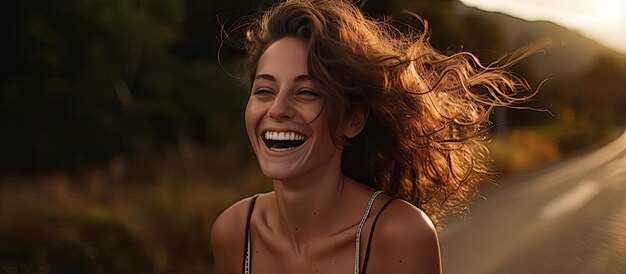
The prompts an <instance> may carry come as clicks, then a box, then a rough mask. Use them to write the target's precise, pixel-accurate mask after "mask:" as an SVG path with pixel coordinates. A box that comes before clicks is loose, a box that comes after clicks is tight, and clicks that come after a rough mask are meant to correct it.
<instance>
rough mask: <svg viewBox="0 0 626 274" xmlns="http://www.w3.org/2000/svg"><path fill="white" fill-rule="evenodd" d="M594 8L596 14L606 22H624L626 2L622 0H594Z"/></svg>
mask: <svg viewBox="0 0 626 274" xmlns="http://www.w3.org/2000/svg"><path fill="white" fill-rule="evenodd" d="M595 8H596V16H597V17H598V18H599V19H601V20H603V21H605V22H606V23H620V22H621V23H622V24H624V23H625V22H624V19H623V17H624V16H625V15H626V2H624V1H623V0H604V1H595ZM625 35H626V34H625Z"/></svg>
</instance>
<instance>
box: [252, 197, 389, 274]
mask: <svg viewBox="0 0 626 274" xmlns="http://www.w3.org/2000/svg"><path fill="white" fill-rule="evenodd" d="M257 197H258V194H257V195H255V196H254V197H252V202H251V203H250V208H249V209H248V218H247V219H246V235H245V239H246V240H245V242H244V248H243V265H242V268H241V273H244V274H249V273H252V270H251V269H252V265H248V266H247V267H248V272H247V273H246V263H247V262H250V264H251V262H252V252H250V250H251V241H250V219H252V211H253V210H254V204H255V203H256V199H257ZM395 199H396V198H391V199H389V201H387V202H386V203H385V204H384V205H383V207H381V208H380V210H379V211H378V213H377V214H376V217H375V218H374V222H373V223H372V229H371V230H370V236H369V239H368V240H367V247H366V249H365V258H363V267H362V268H361V272H360V273H361V274H365V271H366V270H367V262H368V259H369V256H370V245H371V244H372V236H373V235H374V228H375V227H376V222H378V217H380V214H381V213H382V212H383V210H385V208H386V207H387V206H388V205H389V204H390V203H391V202H392V201H393V200H395ZM248 257H249V259H248V260H246V258H248Z"/></svg>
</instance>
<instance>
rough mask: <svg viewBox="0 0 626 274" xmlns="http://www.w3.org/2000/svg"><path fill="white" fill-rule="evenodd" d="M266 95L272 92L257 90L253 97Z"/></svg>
mask: <svg viewBox="0 0 626 274" xmlns="http://www.w3.org/2000/svg"><path fill="white" fill-rule="evenodd" d="M268 94H272V91H270V90H268V89H259V90H256V91H255V92H254V95H268Z"/></svg>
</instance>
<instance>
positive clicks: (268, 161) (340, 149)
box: [211, 0, 536, 273]
mask: <svg viewBox="0 0 626 274" xmlns="http://www.w3.org/2000/svg"><path fill="white" fill-rule="evenodd" d="M247 34H248V35H247V41H246V43H247V44H246V49H247V52H248V63H247V66H246V71H247V75H246V79H247V81H248V83H247V84H248V87H249V89H250V96H249V99H248V103H247V107H246V114H245V120H246V129H247V133H248V137H249V139H250V143H251V145H252V147H253V149H254V152H255V154H256V156H257V159H258V162H259V165H260V167H261V169H262V171H263V173H264V174H265V176H267V177H268V178H270V179H272V181H273V186H274V191H272V192H268V193H262V194H257V195H254V196H253V197H249V198H245V199H243V200H241V201H239V202H237V203H235V204H234V205H232V206H231V207H229V208H228V209H227V210H225V211H224V212H223V213H222V214H221V215H220V216H219V217H218V219H217V220H216V221H215V223H214V224H213V228H212V230H211V239H212V245H213V252H214V256H215V262H216V267H217V272H218V273H242V272H243V273H252V272H254V273H317V272H319V273H350V272H353V273H366V271H368V270H369V273H440V272H441V265H440V254H439V244H438V239H437V231H436V229H435V225H436V224H437V220H438V218H440V217H443V216H446V214H451V213H456V212H458V211H459V210H461V209H463V208H464V206H465V204H466V202H467V200H468V199H469V198H471V197H472V195H474V193H475V192H476V188H477V185H478V183H479V182H481V181H482V180H483V179H484V174H486V173H487V172H488V170H487V169H486V167H485V164H484V162H485V160H486V158H485V157H486V151H485V150H484V147H483V146H482V145H481V144H480V143H479V141H480V138H481V136H482V135H483V133H484V128H485V126H486V124H487V123H488V116H489V113H490V112H491V110H492V109H493V107H495V106H507V105H510V104H513V103H516V102H523V101H525V100H527V99H528V98H529V96H532V92H531V93H530V94H526V95H523V94H522V92H523V91H530V90H529V87H528V85H527V84H526V82H525V81H524V80H523V79H521V78H518V76H516V75H514V74H511V73H509V72H508V71H507V70H506V69H507V68H508V67H509V66H511V65H512V64H514V63H515V62H517V61H519V60H520V59H522V58H524V57H525V56H527V55H529V54H532V53H533V52H534V51H535V50H536V49H527V50H526V51H523V52H521V53H519V54H515V53H514V54H512V55H510V59H501V60H500V63H494V64H493V65H491V66H489V67H484V66H482V65H480V63H478V60H476V58H475V57H474V56H473V55H471V54H469V53H458V54H455V55H452V56H446V55H443V54H441V53H439V52H437V51H436V50H434V49H433V48H432V47H431V46H430V45H429V44H428V41H427V36H426V35H425V33H422V34H421V35H419V34H417V33H415V32H411V33H408V34H405V33H401V32H400V31H398V30H396V29H394V28H393V27H391V26H389V25H388V24H387V23H384V22H380V21H376V20H374V19H369V18H366V17H365V16H363V14H362V13H361V12H360V11H359V10H358V8H356V7H355V6H354V5H353V4H352V3H351V2H348V1H341V0H288V1H284V2H281V3H278V4H276V5H275V6H273V7H272V8H271V9H270V10H268V11H266V12H265V13H264V14H263V16H261V17H260V18H259V19H258V20H257V21H254V22H252V23H250V28H249V30H248V33H247ZM473 87H479V88H478V89H473ZM520 94H522V95H521V96H520ZM366 239H367V242H365V240H366Z"/></svg>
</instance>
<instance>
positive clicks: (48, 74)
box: [0, 0, 626, 273]
mask: <svg viewBox="0 0 626 274" xmlns="http://www.w3.org/2000/svg"><path fill="white" fill-rule="evenodd" d="M271 2H272V1H262V2H260V3H259V1H253V0H231V1H204V0H186V1H165V0H136V1H123V0H107V1H103V0H89V1H84V0H83V1H69V0H51V1H43V2H42V1H34V0H23V1H18V2H16V3H13V5H15V6H9V7H8V8H7V9H4V11H3V13H6V14H5V16H2V20H3V21H6V24H5V25H6V26H10V28H9V30H8V33H7V37H9V39H7V40H9V41H14V44H13V43H9V45H8V49H7V50H5V51H4V54H5V55H6V58H4V60H5V61H4V62H3V65H2V70H1V71H0V73H1V74H0V123H1V124H2V125H3V127H2V134H0V175H1V176H0V216H2V220H1V221H0V243H2V244H0V267H2V268H3V269H7V270H9V269H10V268H11V267H16V266H17V267H18V268H19V269H18V270H19V271H24V272H28V273H30V272H47V271H50V272H67V271H69V272H89V273H125V272H144V271H148V272H155V273H159V272H162V273H164V272H176V271H178V272H193V271H196V272H206V271H207V270H208V269H211V268H212V261H211V259H210V256H211V251H210V248H209V245H208V241H209V240H208V229H209V227H210V224H211V223H212V221H213V219H214V218H215V216H216V215H217V214H218V213H219V212H221V210H223V209H224V208H225V207H226V206H227V205H228V204H230V203H232V202H233V201H235V200H237V199H239V198H241V197H242V196H246V195H249V194H250V193H254V192H258V191H263V190H268V189H270V188H271V185H270V184H269V182H267V180H266V179H263V177H262V176H261V175H260V173H259V171H258V168H257V167H256V163H255V161H254V155H253V154H252V152H251V150H250V148H249V146H248V141H247V137H246V133H245V130H244V123H243V110H244V107H245V101H246V96H247V95H246V93H247V92H246V91H245V90H244V88H243V87H242V85H240V84H238V83H237V82H236V81H235V80H234V78H233V77H231V75H236V74H237V72H238V64H239V63H240V61H241V57H242V52H241V50H239V49H237V48H235V47H232V46H231V44H226V45H224V47H222V50H221V51H220V57H221V60H222V63H221V64H218V62H217V60H218V49H219V48H220V42H221V41H223V39H222V38H223V37H224V33H223V32H222V30H224V31H225V33H227V34H230V35H233V37H237V34H238V33H239V34H240V29H237V28H236V26H239V25H241V24H242V23H245V20H246V18H249V16H253V15H255V14H257V13H258V11H259V9H260V8H261V9H262V8H265V7H267V6H269V5H270V4H271ZM460 5H461V4H460V3H459V2H457V1H409V0H395V1H382V0H381V1H374V0H370V1H367V4H366V5H365V11H366V12H367V13H368V14H370V15H372V16H375V17H382V16H385V17H386V18H387V19H389V20H390V21H391V22H392V23H394V24H395V25H396V26H397V27H398V28H400V29H406V28H407V25H411V26H415V27H416V28H418V29H420V28H421V25H420V23H419V21H418V20H416V19H415V18H412V17H411V16H410V15H408V14H406V13H402V11H403V10H405V9H406V10H410V11H414V12H416V13H417V14H419V15H420V16H421V17H422V18H424V19H426V20H428V23H429V28H430V29H431V30H432V35H431V38H430V41H431V42H432V44H433V45H434V46H435V47H436V48H438V49H440V50H441V51H443V52H446V53H454V52H458V51H460V50H468V51H470V52H473V53H475V54H476V55H477V56H479V57H480V58H481V60H483V61H484V63H485V64H487V63H488V62H489V61H492V60H494V59H496V58H497V57H499V56H500V55H502V54H504V53H506V52H507V51H511V50H514V49H515V48H518V47H521V46H524V42H522V41H526V40H528V38H524V37H518V38H517V39H516V40H514V42H511V39H508V38H507V37H509V36H510V34H511V33H509V32H512V31H513V32H515V31H516V30H508V29H505V28H504V27H502V26H501V25H500V24H499V23H498V21H496V20H495V19H493V17H492V15H489V14H485V13H479V12H469V11H467V10H468V9H467V8H464V7H460ZM242 18H243V19H242ZM520 35H522V34H520ZM230 41H236V38H234V39H233V40H230ZM559 50H560V48H558V47H557V48H554V49H549V50H548V51H547V55H550V54H551V53H552V52H555V51H559ZM541 58H543V56H536V57H533V58H530V59H529V61H528V62H524V63H521V64H519V65H516V66H515V67H514V71H515V72H516V73H518V74H520V75H523V76H525V77H526V78H527V79H528V80H529V82H531V83H532V84H533V86H534V87H537V85H538V83H540V82H541V81H542V80H543V79H545V78H546V77H547V76H548V75H544V74H542V71H543V70H542V67H541V66H542V65H541V62H538V61H535V60H538V59H541ZM568 58H577V56H569V57H568ZM593 60H595V61H593V62H591V63H590V64H589V65H587V67H585V69H583V70H581V71H579V72H577V73H575V74H570V75H564V76H561V75H559V73H558V72H554V73H555V74H556V77H555V78H554V79H553V80H550V81H548V82H547V84H546V85H545V87H544V88H543V90H542V92H541V93H540V95H539V96H538V97H537V100H536V101H534V102H531V103H529V104H527V105H525V106H530V107H538V108H541V107H550V108H549V109H550V112H551V113H552V114H553V116H551V115H549V114H548V113H546V112H536V111H518V110H507V111H504V112H502V113H505V114H504V115H505V116H506V119H505V120H506V121H507V127H508V128H510V130H508V131H506V132H508V134H506V135H502V136H496V138H495V139H494V141H493V142H492V143H491V144H490V147H491V148H492V151H493V152H494V153H493V155H494V159H495V164H496V165H495V168H496V169H497V170H498V171H501V172H515V171H519V170H521V169H524V168H529V167H531V166H535V165H537V164H539V163H543V162H545V161H554V160H555V159H558V158H559V157H560V155H563V154H567V153H572V152H574V151H578V150H580V149H582V148H584V147H588V146H590V145H593V144H595V143H598V142H602V141H605V140H606V138H607V136H613V135H615V134H616V133H617V132H620V130H621V129H623V127H624V125H625V124H626V121H625V119H626V82H625V80H624V79H625V78H626V77H625V75H624V73H625V71H626V62H625V61H624V60H625V58H624V56H623V55H620V56H618V57H616V55H615V54H612V53H606V52H600V53H599V54H598V55H597V56H596V57H594V59H593ZM503 132H504V131H503ZM11 269H12V268H11Z"/></svg>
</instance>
